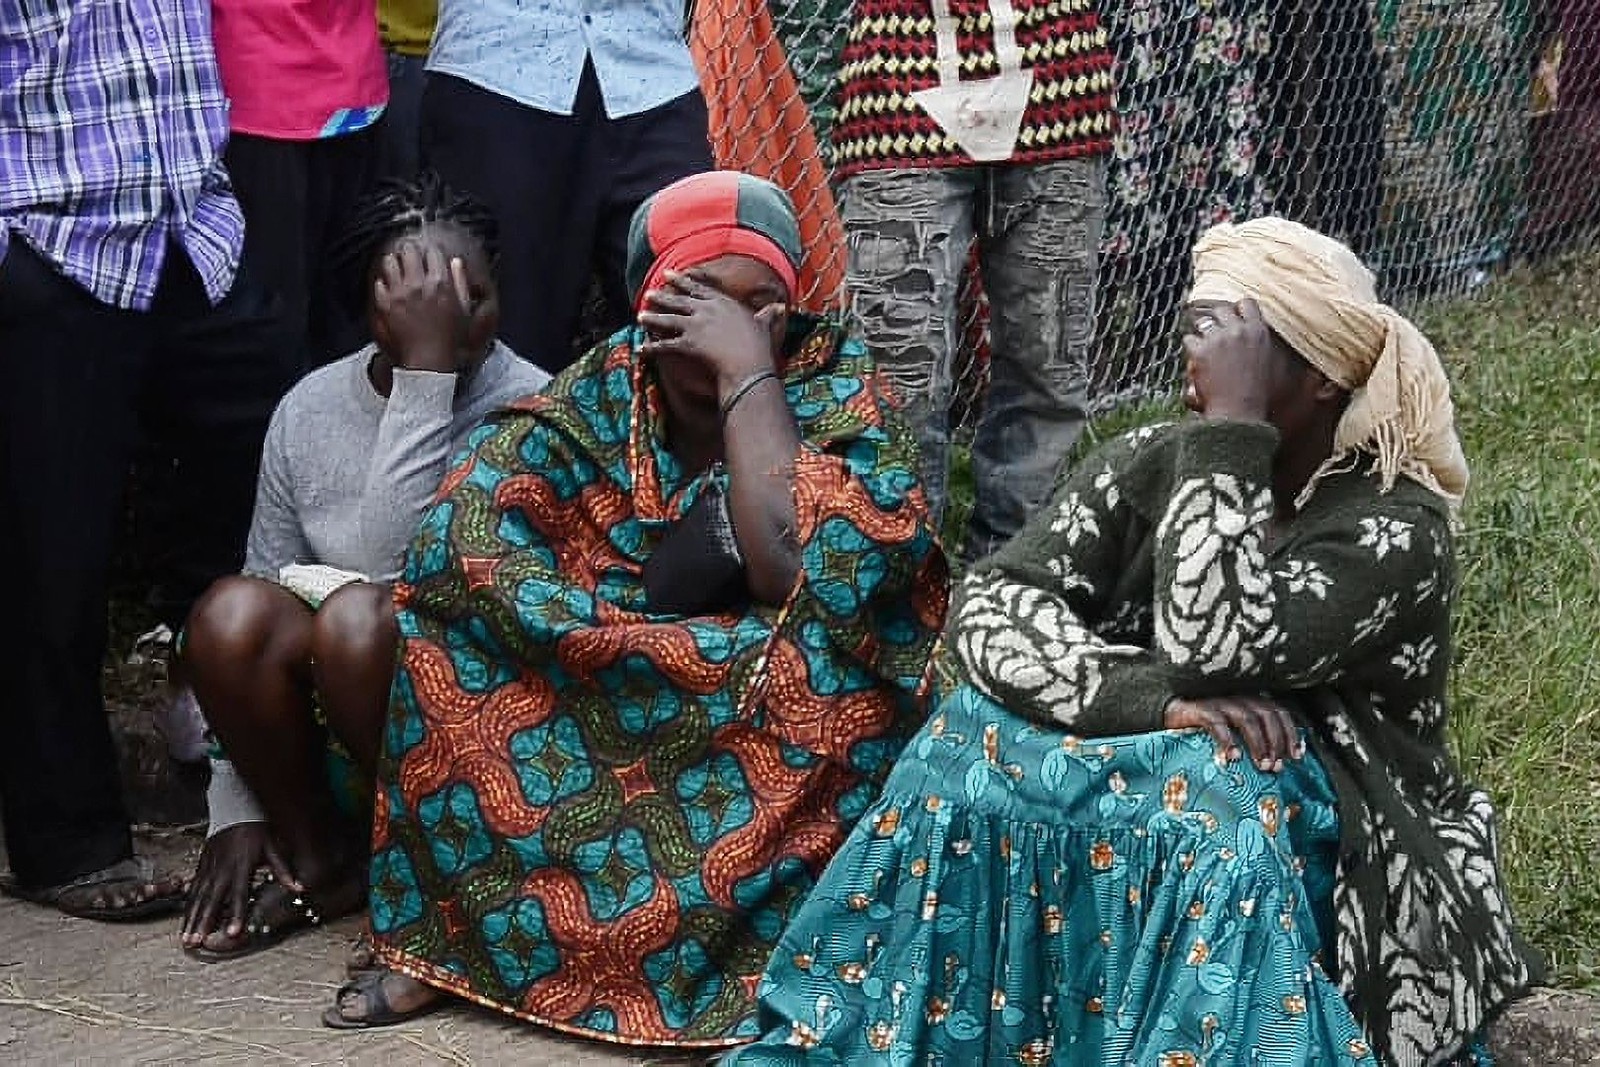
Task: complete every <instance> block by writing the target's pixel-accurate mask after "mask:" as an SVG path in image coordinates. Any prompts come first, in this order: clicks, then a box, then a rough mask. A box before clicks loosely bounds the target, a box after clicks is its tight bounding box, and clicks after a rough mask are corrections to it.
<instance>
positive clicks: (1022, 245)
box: [962, 158, 1106, 560]
mask: <svg viewBox="0 0 1600 1067" xmlns="http://www.w3.org/2000/svg"><path fill="white" fill-rule="evenodd" d="M987 196H988V197H989V203H988V204H987V205H986V206H985V208H984V209H983V210H982V211H981V212H980V216H981V217H982V218H983V219H984V220H985V225H984V226H983V233H982V236H981V242H982V243H981V253H982V263H983V284H984V289H985V290H986V291H987V293H988V294H989V329H990V335H991V337H992V341H993V343H992V345H991V350H992V352H993V364H992V366H991V368H990V381H989V391H988V394H987V395H986V396H985V398H984V403H983V416H982V420H981V421H980V422H979V424H978V434H977V437H976V439H975V440H974V441H973V446H972V477H973V481H974V483H975V484H976V505H975V507H974V509H973V514H972V525H971V528H970V531H969V533H968V535H967V540H966V544H965V546H964V548H963V551H962V555H963V556H964V557H965V558H966V559H968V560H974V559H979V558H981V557H983V556H986V555H988V554H989V553H990V552H993V551H994V550H995V549H997V548H999V547H1000V546H1001V545H1003V544H1005V542H1006V541H1008V540H1010V539H1011V538H1012V537H1013V536H1015V535H1016V533H1017V531H1018V530H1020V529H1022V527H1023V525H1024V524H1025V523H1026V522H1027V521H1028V518H1029V516H1030V515H1031V514H1032V513H1033V511H1034V510H1035V509H1037V508H1038V507H1039V506H1040V505H1041V504H1043V503H1044V502H1045V501H1046V500H1047V499H1048V497H1049V496H1050V492H1051V490H1052V489H1053V488H1054V485H1055V477H1056V472H1057V469H1058V468H1059V467H1060V465H1061V461H1062V459H1064V458H1065V456H1066V454H1067V452H1069V451H1070V450H1071V448H1072V446H1073V445H1074V444H1075V443H1076V442H1077V440H1078V435H1079V434H1081V433H1082V432H1083V427H1084V425H1085V423H1086V422H1087V421H1088V414H1089V412H1088V381H1087V369H1088V365H1089V354H1090V349H1091V346H1092V345H1093V344H1094V321H1095V320H1094V296H1095V284H1096V270H1097V265H1098V262H1099V248H1100V233H1101V230H1102V229H1103V228H1104V226H1105V210H1106V192H1105V163H1104V161H1103V160H1101V159H1098V158H1096V159H1071V160H1063V161H1062V162H1059V163H1044V164H1039V165H1037V166H1011V167H996V168H994V169H993V170H991V171H990V184H989V187H988V191H987Z"/></svg>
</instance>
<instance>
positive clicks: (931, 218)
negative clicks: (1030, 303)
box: [844, 167, 983, 522]
mask: <svg viewBox="0 0 1600 1067" xmlns="http://www.w3.org/2000/svg"><path fill="white" fill-rule="evenodd" d="M982 176H983V172H982V170H980V169H979V168H977V167H967V168H953V169H949V170H915V169H909V168H907V169H902V170H874V171H867V172H866V173H864V174H858V175H856V176H855V177H853V178H850V179H849V180H848V181H846V182H845V185H844V228H845V234H846V240H847V241H848V242H849V252H850V266H849V288H850V292H851V294H852V296H853V309H854V317H855V319H856V322H857V323H858V325H859V327H860V331H861V336H862V338H863V340H865V341H866V343H867V346H868V347H869V348H870V349H871V351H872V354H873V357H874V358H875V359H876V360H877V363H878V367H879V369H880V370H882V371H883V372H884V374H885V375H887V376H888V378H889V380H890V381H891V382H893V383H894V386H895V389H896V391H897V392H898V393H899V395H900V399H901V400H902V401H903V402H904V403H905V413H906V419H907V421H908V422H909V423H910V424H911V429H912V432H913V433H914V434H915V435H916V438H917V445H918V447H919V448H920V449H921V451H922V472H923V486H924V488H925V489H926V491H927V494H928V504H929V506H930V507H931V508H932V509H933V515H934V520H935V522H942V521H943V518H944V509H945V505H946V503H947V501H946V499H945V496H946V486H947V484H948V481H949V464H950V390H951V380H950V376H951V358H952V356H953V355H954V353H955V348H956V344H957V342H958V341H959V339H960V336H961V324H960V323H959V322H958V321H956V318H957V311H956V293H957V290H958V288H959V287H960V285H961V271H962V268H963V267H964V265H965V264H966V262H967V255H968V253H969V251H970V250H971V247H972V234H973V198H974V192H975V190H976V188H977V185H978V183H979V182H980V181H981V180H982Z"/></svg>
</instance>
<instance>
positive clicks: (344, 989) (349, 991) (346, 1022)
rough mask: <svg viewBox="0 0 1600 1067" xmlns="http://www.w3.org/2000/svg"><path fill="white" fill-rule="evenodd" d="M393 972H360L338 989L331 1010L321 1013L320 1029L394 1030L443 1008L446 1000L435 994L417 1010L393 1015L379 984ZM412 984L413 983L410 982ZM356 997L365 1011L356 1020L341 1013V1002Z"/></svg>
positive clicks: (396, 1012)
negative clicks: (361, 1000) (364, 1005)
mask: <svg viewBox="0 0 1600 1067" xmlns="http://www.w3.org/2000/svg"><path fill="white" fill-rule="evenodd" d="M394 973H395V972H393V971H363V972H362V973H360V974H358V975H356V976H355V977H354V978H352V979H350V981H348V982H346V983H345V984H344V985H342V986H340V987H339V991H338V992H337V993H335V994H334V995H333V1006H332V1007H331V1008H329V1009H328V1010H327V1011H324V1012H323V1013H322V1025H323V1026H326V1027H328V1028H329V1029H332V1030H375V1029H377V1028H379V1027H383V1026H398V1025H400V1024H401V1023H407V1022H410V1021H411V1020H413V1019H420V1018H422V1017H423V1016H424V1015H431V1014H433V1013H434V1012H436V1011H438V1010H439V1009H440V1008H442V1007H444V1006H445V1003H446V1002H447V999H448V998H446V997H445V996H444V994H442V993H436V994H435V996H434V998H433V999H432V1000H430V1001H428V1003H426V1004H423V1005H422V1006H420V1007H416V1008H412V1009H411V1010H410V1011H395V1010H394V1006H393V1005H392V1004H390V1003H389V994H388V992H387V991H386V990H385V989H384V988H383V980H384V979H385V978H387V977H388V976H389V975H391V974H394ZM412 981H415V979H412ZM357 993H359V994H360V995H361V996H363V997H365V998H366V1000H367V1011H366V1014H364V1015H363V1016H362V1017H361V1018H359V1019H352V1018H350V1017H349V1016H348V1015H346V1014H345V1013H344V1008H343V1003H344V998H345V997H348V996H353V995H355V994H357Z"/></svg>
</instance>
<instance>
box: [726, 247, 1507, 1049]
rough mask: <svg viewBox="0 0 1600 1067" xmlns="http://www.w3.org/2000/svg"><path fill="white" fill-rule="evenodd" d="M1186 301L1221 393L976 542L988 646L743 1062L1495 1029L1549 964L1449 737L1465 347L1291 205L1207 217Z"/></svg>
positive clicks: (1202, 373) (865, 832)
mask: <svg viewBox="0 0 1600 1067" xmlns="http://www.w3.org/2000/svg"><path fill="white" fill-rule="evenodd" d="M1186 333H1187V335H1186V337H1185V342H1184V343H1185V349H1186V352H1187V355H1188V364H1187V379H1186V383H1185V400H1186V402H1187V404H1188V406H1189V407H1190V409H1191V410H1192V411H1194V412H1195V414H1196V415H1197V416H1198V417H1196V418H1194V419H1190V420H1186V421H1184V422H1181V423H1177V424H1173V425H1168V426H1161V427H1151V428H1146V429H1142V430H1139V431H1136V432H1134V433H1132V434H1129V435H1128V436H1126V437H1123V438H1121V439H1119V440H1117V441H1114V442H1112V443H1110V444H1109V445H1107V446H1106V447H1105V448H1103V449H1101V450H1099V451H1098V452H1096V453H1094V454H1092V455H1091V456H1089V457H1088V458H1087V459H1085V460H1084V461H1083V462H1082V463H1081V464H1080V465H1079V466H1078V467H1077V468H1076V469H1075V470H1074V471H1073V472H1072V473H1071V474H1070V475H1069V477H1068V478H1067V480H1066V482H1065V483H1064V485H1063V487H1062V489H1061V491H1060V493H1059V495H1058V497H1057V498H1056V500H1055V501H1054V503H1053V504H1052V505H1051V506H1050V507H1049V508H1048V509H1047V510H1046V511H1045V512H1044V513H1042V514H1041V515H1039V516H1038V517H1037V518H1036V519H1035V521H1034V522H1033V524H1032V525H1031V526H1030V527H1029V528H1028V529H1027V530H1026V531H1024V533H1023V534H1022V535H1020V536H1019V537H1018V538H1017V539H1016V540H1015V541H1014V542H1013V543H1012V544H1011V545H1009V546H1007V547H1006V548H1005V549H1003V550H1002V551H1001V552H1000V553H999V554H998V555H996V556H994V557H993V558H991V559H989V560H988V561H986V562H984V563H982V564H980V565H979V566H978V567H977V568H975V569H974V570H973V572H972V573H970V574H969V575H968V576H967V578H966V580H965V583H964V585H963V588H962V589H961V591H960V594H959V596H958V598H957V601H956V603H955V605H954V607H953V610H952V613H951V617H950V618H951V621H950V626H949V630H948V633H947V641H946V648H947V652H946V655H947V659H948V663H947V666H948V667H949V668H950V670H951V673H953V675H954V677H955V678H956V682H955V684H953V685H952V686H950V687H949V688H948V689H947V691H946V692H945V693H944V694H943V696H942V698H941V699H940V700H939V702H938V705H937V708H936V711H935V714H934V715H933V717H932V719H931V720H930V721H929V723H928V724H927V726H926V727H925V728H924V729H923V731H922V732H921V733H920V734H919V735H918V736H917V737H916V738H914V739H913V740H912V742H911V744H910V746H909V747H908V748H907V750H906V752H905V754H904V755H902V757H901V759H900V761H899V763H898V765H897V766H896V769H895V771H894V773H893V775H892V776H891V778H890V780H889V783H888V785H887V786H886V788H885V790H884V792H883V794H882V796H881V798H880V800H879V801H878V802H877V804H876V805H875V806H873V807H872V808H870V809H869V810H868V811H867V813H866V815H865V816H864V817H863V818H862V819H861V821H860V822H859V823H858V824H857V828H856V830H855V832H854V833H853V834H852V836H851V838H850V839H849V840H848V841H847V842H846V844H845V846H844V848H843V849H842V850H841V851H840V852H839V853H838V854H837V856H836V857H835V859H834V861H833V863H832V864H831V866H830V867H829V869H828V871H827V872H826V874H825V875H824V876H823V878H822V880H821V881H820V882H819V883H818V885H817V887H816V888H815V889H814V890H813V891H812V894H811V896H810V898H809V900H808V902H807V904H806V905H805V907H804V908H802V909H801V911H800V912H799V914H798V916H797V917H796V919H795V920H794V921H793V922H792V923H791V925H790V927H789V929H788V930H787V931H786V932H785V934H784V935H783V937H782V938H781V940H780V942H779V945H778V949H777V951H776V952H775V953H774V955H773V957H772V961H771V963H770V964H769V966H768V969H767V973H766V976H765V978H764V980H763V984H762V1006H763V1008H764V1010H765V1016H764V1018H765V1019H766V1021H767V1024H768V1027H769V1029H768V1032H767V1036H766V1037H765V1038H764V1039H763V1040H762V1041H761V1042H758V1043H757V1044H756V1045H754V1046H751V1047H750V1048H748V1049H745V1050H743V1051H741V1052H740V1053H738V1054H736V1055H734V1056H733V1057H732V1058H731V1062H732V1063H733V1064H736V1065H740V1067H749V1065H752V1064H757V1065H760V1064H777V1063H795V1062H801V1061H811V1060H815V1061H816V1062H821V1063H856V1062H871V1063H893V1064H913V1063H915V1064H922V1063H926V1062H944V1063H949V1064H956V1063H961V1064H977V1063H985V1062H988V1063H999V1062H1007V1063H1023V1064H1046V1063H1054V1064H1063V1065H1067V1064H1070V1065H1073V1067H1080V1065H1105V1067H1111V1065H1117V1067H1122V1065H1125V1064H1137V1065H1140V1067H1145V1065H1155V1067H1183V1065H1198V1064H1202V1063H1204V1064H1207V1065H1208V1067H1219V1065H1229V1064H1241V1065H1242V1064H1251V1065H1256V1064H1270V1065H1273V1067H1309V1065H1311V1064H1319V1065H1329V1064H1341V1065H1342V1064H1368V1065H1372V1064H1378V1063H1382V1064H1401V1065H1405V1067H1414V1065H1423V1064H1426V1065H1429V1067H1432V1065H1436V1064H1445V1063H1452V1062H1466V1063H1470V1062H1472V1061H1473V1057H1474V1055H1475V1053H1474V1052H1473V1048H1474V1046H1475V1043H1476V1041H1477V1039H1478V1036H1479V1035H1480V1033H1481V1030H1482V1027H1483V1026H1484V1024H1485V1022H1486V1020H1488V1019H1489V1018H1490V1017H1492V1015H1493V1013H1494V1012H1496V1011H1497V1010H1498V1009H1499V1008H1501V1007H1502V1006H1504V1005H1505V1004H1506V1003H1507V1002H1508V1001H1509V1000H1510V999H1511V998H1513V997H1515V996H1517V995H1518V994H1519V993H1520V992H1521V991H1522V990H1523V989H1525V988H1526V986H1527V984H1528V983H1529V981H1530V980H1531V978H1532V977H1533V973H1532V972H1533V971H1534V970H1535V968H1536V966H1537V963H1536V962H1535V960H1534V959H1533V958H1532V956H1531V954H1529V953H1528V952H1527V951H1526V950H1525V949H1524V948H1523V946H1522V944H1521V942H1520V941H1519V940H1518V939H1517V937H1516V935H1515V933H1514V931H1513V929H1512V924H1511V920H1510V916H1509V914H1508V910H1507V904H1506V898H1505V894H1504V891H1503V887H1502V884H1501V880H1500V877H1499V874H1498V870H1497V865H1496V857H1495V847H1494V834H1493V811H1492V808H1491V806H1490V803H1489V800H1488V798H1487V797H1486V796H1485V795H1484V794H1483V793H1481V792H1479V791H1477V790H1475V789H1473V788H1472V787H1470V786H1469V785H1468V784H1466V783H1465V782H1463V781H1461V780H1460V778H1459V777H1458V776H1457V775H1456V772H1455V770H1454V768H1453V765H1452V763H1451V760H1450V758H1449V756H1448V754H1447V753H1446V751H1445V748H1444V723H1445V718H1446V709H1445V681H1446V676H1447V674H1448V667H1449V643H1450V596H1451V590H1452V588H1453V584H1454V580H1455V569H1454V557H1453V553H1452V546H1451V536H1450V531H1451V524H1452V517H1453V512H1454V510H1455V507H1456V506H1457V505H1458V504H1459V502H1460V499H1461V495H1462V493H1463V492H1464V491H1465V489H1466V485H1467V471H1466V464H1465V461H1464V460H1463V458H1462V454H1461V448H1460V445H1459V443H1458V441H1457V438H1456V433H1455V427H1454V418H1453V414H1452V408H1451V403H1450V390H1449V385H1448V382H1447V380H1446V377H1445V375H1444V372H1443V370H1442V368H1441V367H1440V365H1439V360H1438V357H1437V356H1436V355H1435V353H1434V351H1433V348H1432V347H1431V346H1430V345H1429V344H1428V342H1427V340H1426V339H1425V338H1424V337H1423V336H1422V335H1421V334H1420V333H1419V332H1418V331H1417V330H1416V328H1415V327H1414V326H1412V325H1411V324H1410V323H1409V322H1407V321H1406V320H1405V319H1404V318H1402V317H1401V316H1400V315H1398V314H1397V313H1396V312H1394V311H1393V310H1391V309H1390V308H1388V307H1385V306H1384V305H1383V304H1381V303H1379V302H1378V300H1377V298H1376V296H1375V294H1374V291H1373V280H1372V275H1371V273H1370V272H1368V271H1367V270H1366V268H1365V267H1363V266H1362V265H1361V264H1360V262H1359V261H1358V260H1357V259H1356V258H1355V256H1354V255H1352V254H1351V253H1350V251H1349V250H1348V249H1346V248H1345V247H1344V246H1342V245H1340V244H1338V243H1337V242H1335V241H1332V240H1329V239H1328V238H1326V237H1323V236H1322V235H1320V234H1317V233H1315V232H1313V231H1311V230H1307V229H1305V228H1304V227H1301V226H1298V225H1295V224H1293V223H1289V222H1286V221H1284V220H1281V219H1259V220H1256V221H1254V222H1249V223H1246V224H1244V225H1240V226H1223V227H1218V228H1216V229H1213V230H1211V231H1210V232H1208V233H1207V234H1205V235H1204V236H1203V237H1202V238H1201V240H1200V241H1199V243H1198V245H1197V246H1196V249H1195V285H1194V292H1193V299H1192V301H1191V303H1190V308H1189V327H1188V330H1187V331H1186ZM1088 738H1093V739H1094V740H1092V741H1090V740H1086V739H1088Z"/></svg>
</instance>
